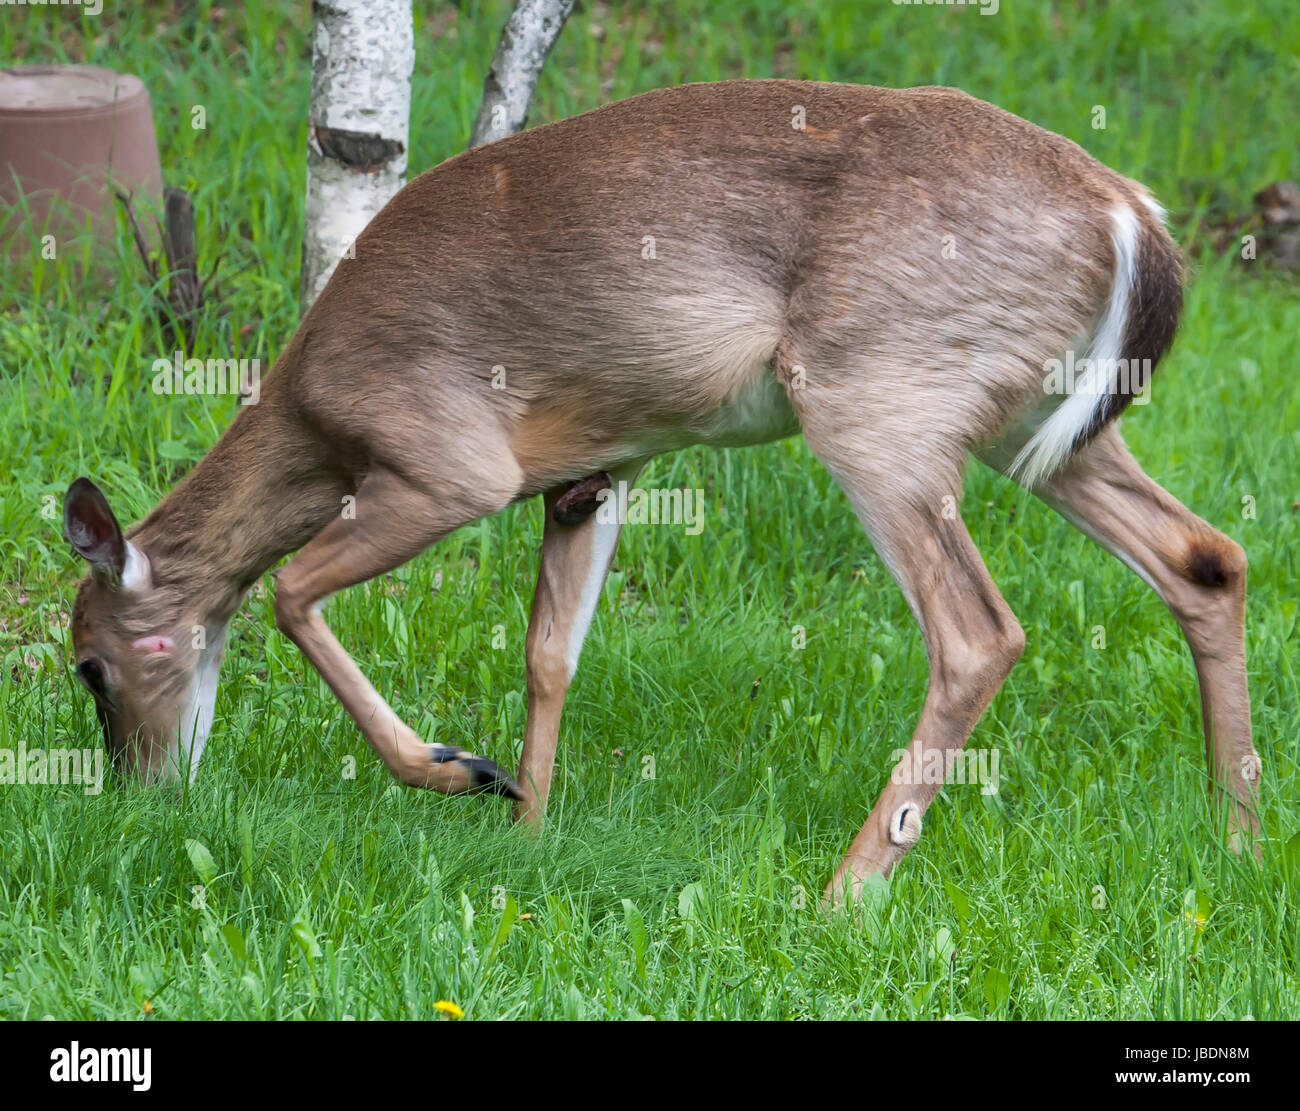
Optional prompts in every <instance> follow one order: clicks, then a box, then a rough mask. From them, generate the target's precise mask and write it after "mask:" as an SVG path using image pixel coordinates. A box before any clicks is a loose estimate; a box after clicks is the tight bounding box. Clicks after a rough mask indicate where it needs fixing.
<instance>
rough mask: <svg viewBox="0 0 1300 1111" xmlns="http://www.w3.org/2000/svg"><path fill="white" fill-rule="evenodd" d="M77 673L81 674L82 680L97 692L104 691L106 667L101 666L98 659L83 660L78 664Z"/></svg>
mask: <svg viewBox="0 0 1300 1111" xmlns="http://www.w3.org/2000/svg"><path fill="white" fill-rule="evenodd" d="M77 674H78V675H80V676H81V681H82V682H83V683H85V684H86V686H87V687H89V688H90V690H91V691H93V692H94V693H95V694H103V693H104V669H103V667H101V666H100V663H99V661H98V660H95V659H85V660H82V661H81V663H79V664H77Z"/></svg>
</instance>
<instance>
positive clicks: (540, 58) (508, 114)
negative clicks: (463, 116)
mask: <svg viewBox="0 0 1300 1111" xmlns="http://www.w3.org/2000/svg"><path fill="white" fill-rule="evenodd" d="M573 4H574V0H519V3H518V4H517V5H515V10H514V11H513V12H512V13H511V15H510V18H509V19H508V20H507V21H506V25H505V29H504V30H502V32H501V41H500V42H499V43H498V44H497V52H496V55H495V56H494V57H493V59H492V65H491V67H490V68H489V69H488V72H487V77H486V78H484V80H483V103H482V104H481V105H479V110H478V119H476V120H475V121H474V132H473V134H472V135H471V136H470V140H469V145H470V147H471V148H473V147H477V146H481V145H482V144H483V143H490V142H492V141H493V140H494V139H504V138H505V137H506V136H507V135H513V134H514V133H515V132H516V131H521V130H522V129H523V126H524V124H525V123H526V122H527V121H528V105H529V103H530V102H531V101H532V99H533V90H534V89H535V88H536V87H537V78H538V76H539V75H540V74H541V72H542V66H543V65H545V63H546V56H547V55H548V54H549V53H550V52H551V47H552V46H554V45H555V40H556V39H557V38H559V37H560V31H561V30H563V29H564V21H565V20H566V19H568V18H569V13H570V12H572V11H573Z"/></svg>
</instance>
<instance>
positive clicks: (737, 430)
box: [699, 365, 799, 447]
mask: <svg viewBox="0 0 1300 1111" xmlns="http://www.w3.org/2000/svg"><path fill="white" fill-rule="evenodd" d="M798 431H799V418H798V417H797V416H796V415H795V411H794V407H793V406H792V405H791V404H790V398H789V396H788V395H787V394H786V392H785V387H784V386H783V385H782V384H781V383H780V382H779V381H778V380H777V377H776V373H775V372H774V371H773V369H772V367H771V366H770V365H765V366H762V367H759V368H758V369H757V370H756V371H755V372H754V373H753V374H751V375H750V376H749V377H748V378H747V379H746V380H745V382H744V383H743V384H742V385H741V387H740V388H739V389H738V390H736V392H735V393H734V394H732V395H731V397H729V398H728V399H727V400H726V402H724V404H723V405H722V407H721V408H719V409H718V410H716V411H715V412H714V413H713V414H712V415H711V416H710V418H709V419H708V421H707V423H706V424H705V425H704V426H703V428H702V429H701V433H700V437H699V440H700V442H701V443H705V444H710V445H712V446H714V447H748V446H749V445H751V444H765V443H768V442H769V441H771V440H783V439H785V438H786V437H787V436H793V435H794V434H795V433H796V432H798Z"/></svg>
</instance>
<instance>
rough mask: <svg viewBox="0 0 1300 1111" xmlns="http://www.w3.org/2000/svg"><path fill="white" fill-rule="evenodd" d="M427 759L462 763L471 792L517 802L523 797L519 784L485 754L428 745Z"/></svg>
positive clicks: (443, 762) (452, 746) (442, 762)
mask: <svg viewBox="0 0 1300 1111" xmlns="http://www.w3.org/2000/svg"><path fill="white" fill-rule="evenodd" d="M429 759H430V760H431V761H432V762H433V763H435V764H445V763H447V762H448V761H450V760H455V761H456V762H457V763H460V764H463V765H464V766H465V768H466V769H467V770H468V771H469V789H470V793H471V794H488V795H505V796H506V797H507V798H512V799H516V800H518V801H519V802H522V801H523V799H524V793H523V791H522V790H520V788H519V784H518V783H516V782H515V781H514V779H513V778H512V777H511V776H509V775H507V774H506V773H505V771H503V770H502V768H501V766H500V765H499V764H497V763H496V762H494V761H492V760H489V759H488V758H487V757H486V756H475V755H474V754H473V753H472V752H466V751H465V750H464V749H463V748H457V747H456V746H455V745H430V746H429Z"/></svg>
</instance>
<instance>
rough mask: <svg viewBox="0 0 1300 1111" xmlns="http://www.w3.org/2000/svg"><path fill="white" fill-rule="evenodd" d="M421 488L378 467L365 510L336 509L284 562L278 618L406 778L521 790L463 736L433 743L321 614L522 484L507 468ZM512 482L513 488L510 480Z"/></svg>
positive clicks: (448, 788)
mask: <svg viewBox="0 0 1300 1111" xmlns="http://www.w3.org/2000/svg"><path fill="white" fill-rule="evenodd" d="M502 479H504V480H505V481H498V483H497V485H498V486H500V487H501V488H499V489H496V490H495V491H494V490H493V483H492V476H490V475H484V476H483V478H482V480H481V481H477V482H462V483H459V484H457V485H455V486H451V485H449V486H448V487H446V488H445V489H440V490H438V491H437V492H436V493H432V492H429V491H425V490H422V489H420V488H418V487H416V486H414V485H412V484H410V483H409V482H408V481H407V480H405V479H403V478H400V477H398V476H397V475H396V474H394V473H392V472H390V471H384V470H377V471H372V472H371V473H370V475H368V476H367V477H366V479H365V481H364V482H363V483H362V484H361V486H360V488H359V489H358V491H357V496H356V517H355V518H350V519H345V518H343V517H339V518H336V519H335V520H334V521H332V522H331V523H330V524H328V525H327V526H326V527H325V528H324V529H323V530H322V531H321V532H320V533H319V534H318V535H317V536H316V537H315V539H313V540H312V541H310V542H309V543H308V544H307V545H306V546H305V547H304V548H303V549H302V550H301V551H300V552H299V553H298V554H297V555H296V556H294V558H293V559H291V560H290V561H289V563H288V564H287V565H286V566H285V568H284V569H283V570H282V571H281V572H280V575H279V578H278V580H277V583H276V591H275V619H276V624H277V625H278V626H279V628H280V629H281V631H282V632H283V633H284V634H285V635H286V636H287V637H289V639H290V640H292V641H293V642H294V643H295V644H296V645H297V646H298V647H299V648H300V649H301V650H302V653H303V655H305V656H306V657H307V659H308V660H310V661H311V664H312V666H313V667H315V668H316V670H317V671H319V672H320V674H321V676H322V677H323V678H324V679H325V682H327V683H328V684H329V686H330V689H331V690H332V691H333V692H334V694H335V695H336V696H337V697H338V700H339V701H340V702H341V703H343V707H344V709H346V710H347V712H348V713H349V714H351V715H352V718H353V720H354V721H355V722H356V723H357V727H358V728H359V729H360V730H361V732H362V733H363V734H365V737H366V740H368V741H369V742H370V744H371V745H372V746H373V747H374V749H375V751H376V752H377V753H379V756H380V758H381V759H382V760H383V761H384V764H385V766H387V768H388V770H389V771H390V772H392V774H393V775H394V776H395V777H396V778H397V779H399V780H400V781H401V782H402V783H405V784H408V785H409V786H412V787H428V788H431V789H432V790H435V791H440V792H442V793H443V794H448V795H454V794H461V793H463V792H466V791H490V792H493V793H496V794H503V795H510V796H511V797H513V798H521V797H522V793H521V792H520V790H519V787H518V785H517V784H515V782H514V781H513V780H512V779H511V778H510V777H509V776H508V775H507V774H506V773H505V772H503V771H502V770H501V769H500V768H499V767H497V765H496V764H494V763H493V762H492V761H491V760H488V759H486V758H484V757H482V756H475V755H474V754H473V753H470V752H466V751H465V750H464V749H462V748H459V747H457V746H455V745H444V744H433V745H428V744H425V743H424V742H423V741H422V740H420V738H419V737H418V736H417V735H416V734H415V732H414V730H412V729H411V728H410V727H409V726H407V725H406V723H405V722H403V721H402V719H401V718H399V717H398V716H397V714H396V713H394V712H393V709H392V708H391V707H390V706H389V705H388V703H387V702H385V701H384V699H383V698H382V697H381V696H380V694H379V692H378V691H376V690H375V688H374V687H373V686H371V685H370V683H369V681H368V680H367V679H366V677H365V676H364V675H363V674H362V673H361V670H360V668H358V667H357V665H356V664H355V663H353V661H352V658H351V657H350V656H349V655H348V654H347V652H346V651H344V649H343V646H342V645H341V644H339V642H338V640H336V639H335V637H334V634H333V633H332V632H330V629H329V626H328V625H326V624H325V621H324V619H323V618H322V617H321V615H320V603H321V602H322V601H323V600H324V599H325V598H326V597H328V596H329V595H331V594H333V593H335V592H336V591H339V590H342V589H343V588H344V587H348V586H353V585H355V584H356V583H360V582H364V581H365V580H367V579H371V578H374V577H375V576H376V575H381V574H383V573H384V572H386V571H391V570H392V569H393V568H395V567H398V566H400V565H401V564H403V563H405V562H406V561H407V560H409V559H411V558H413V557H414V556H416V555H418V554H419V553H420V552H422V551H423V550H424V549H425V548H427V547H429V545H431V544H433V543H434V542H436V541H437V540H439V539H441V538H442V537H443V536H446V535H447V534H448V533H449V532H451V531H453V530H454V529H456V528H458V527H459V526H460V525H463V524H466V523H468V522H469V521H472V520H476V519H477V518H479V517H483V516H486V515H487V514H488V513H491V512H494V511H495V510H497V509H500V508H501V507H503V506H504V505H506V504H508V503H509V501H510V498H511V497H512V496H513V493H514V487H513V485H511V484H510V483H509V482H508V479H509V473H508V472H506V473H505V474H504V475H503V476H502ZM507 486H510V488H509V489H508V490H507V489H506V487H507Z"/></svg>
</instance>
